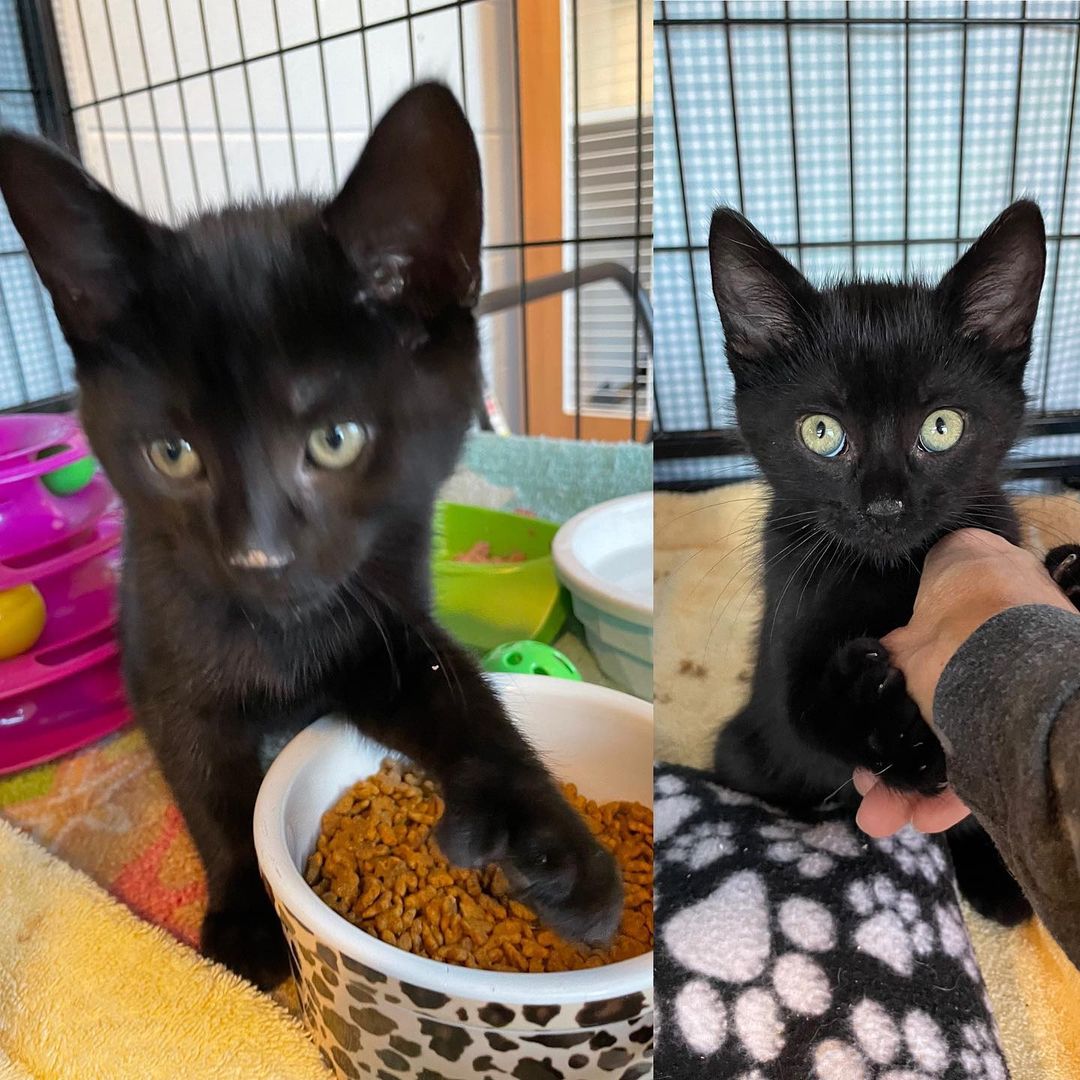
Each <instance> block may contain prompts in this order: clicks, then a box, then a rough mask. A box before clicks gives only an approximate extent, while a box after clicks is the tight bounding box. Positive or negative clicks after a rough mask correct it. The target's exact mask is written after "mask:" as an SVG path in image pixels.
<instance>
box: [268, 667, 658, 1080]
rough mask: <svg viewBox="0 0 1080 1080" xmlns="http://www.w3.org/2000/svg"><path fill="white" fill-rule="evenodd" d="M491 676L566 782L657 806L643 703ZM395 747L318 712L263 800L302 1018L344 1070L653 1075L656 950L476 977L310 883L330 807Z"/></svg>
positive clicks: (273, 879) (475, 1079) (598, 690)
mask: <svg viewBox="0 0 1080 1080" xmlns="http://www.w3.org/2000/svg"><path fill="white" fill-rule="evenodd" d="M490 678H491V680H492V682H493V684H494V685H495V686H496V688H497V690H498V692H499V694H500V696H501V698H502V699H503V701H504V703H505V704H506V707H507V710H508V712H509V713H510V715H511V716H512V717H513V718H514V720H515V722H516V723H517V724H518V726H519V727H520V728H521V730H522V731H523V732H524V733H525V734H526V736H527V737H528V738H529V740H530V741H531V742H532V744H533V745H534V746H535V747H536V749H537V750H538V752H539V753H540V754H541V755H542V756H543V758H544V760H545V761H546V762H547V763H548V765H549V766H550V768H551V770H552V772H553V773H554V774H555V775H556V776H557V777H558V778H559V779H560V780H569V781H573V782H574V783H576V784H577V785H578V786H579V788H580V789H581V791H582V793H583V794H585V795H587V796H588V797H589V798H592V799H596V800H598V801H601V802H603V801H607V800H610V799H632V800H636V801H637V802H642V803H646V804H651V802H652V747H653V738H652V707H651V706H650V705H647V704H645V703H644V702H642V701H639V700H637V699H636V698H632V697H628V696H627V695H626V694H621V693H619V692H618V691H615V690H609V689H607V688H605V687H601V686H594V685H591V684H588V683H578V682H570V681H568V680H564V679H555V678H544V677H542V676H536V675H499V676H490ZM386 755H387V751H386V749H385V748H384V747H382V746H380V745H378V744H377V743H374V742H371V741H369V740H366V739H364V738H363V737H362V736H361V735H359V734H358V733H357V731H356V729H355V728H354V727H353V726H352V725H350V724H348V723H347V722H345V721H342V720H339V719H335V718H332V717H328V718H325V719H323V720H319V721H318V722H317V723H315V724H313V725H312V726H311V727H309V728H308V729H307V730H305V731H303V732H301V733H300V734H299V735H297V736H296V738H295V739H293V740H292V742H290V743H289V744H288V746H286V747H285V749H284V750H283V751H282V752H281V754H280V755H279V756H278V758H277V760H276V761H275V762H274V764H273V765H272V766H271V767H270V770H269V772H268V773H267V775H266V779H265V780H264V781H263V785H262V788H261V790H260V791H259V798H258V801H257V802H256V805H255V848H256V851H257V852H258V857H259V867H260V869H261V871H262V875H263V879H264V881H265V882H266V884H267V887H268V888H269V890H270V892H271V894H272V896H273V899H274V904H275V907H276V908H277V911H278V914H279V916H280V917H281V921H282V925H283V926H284V927H285V933H286V936H287V938H288V941H289V950H290V953H291V956H292V964H293V973H294V975H295V976H296V981H297V986H298V988H299V994H300V1001H301V1005H302V1007H303V1012H304V1018H305V1021H306V1023H307V1026H308V1028H309V1030H310V1031H311V1034H312V1036H313V1038H314V1040H315V1042H316V1044H317V1045H318V1046H319V1047H320V1049H321V1050H322V1052H323V1055H324V1057H325V1058H326V1060H327V1062H328V1063H329V1064H330V1065H331V1067H332V1068H333V1069H334V1070H335V1072H336V1073H337V1075H338V1076H346V1077H359V1076H369V1075H370V1076H375V1075H384V1076H385V1075H392V1076H409V1077H416V1078H418V1080H440V1078H442V1080H451V1078H452V1080H465V1078H468V1080H482V1078H483V1077H487V1076H490V1077H492V1080H505V1078H506V1077H509V1076H512V1075H518V1076H528V1077H537V1078H539V1077H543V1076H551V1077H556V1076H563V1077H570V1076H580V1077H601V1076H610V1077H612V1080H616V1078H624V1080H632V1078H635V1077H645V1076H650V1075H651V1074H652V1064H651V1058H652V953H648V954H647V955H644V956H640V957H636V958H635V959H633V960H625V961H622V962H621V963H618V964H611V965H609V966H607V967H602V968H593V969H586V970H583V971H572V972H567V973H564V974H563V973H560V974H555V973H552V974H544V975H529V974H510V973H504V972H496V971H477V970H473V969H470V968H464V967H456V966H453V965H449V964H443V963H439V962H437V961H434V960H428V959H426V958H424V957H419V956H414V955H412V954H411V953H407V952H405V951H403V950H401V949H397V948H395V947H394V946H392V945H387V944H386V943H385V942H382V941H380V940H378V939H377V938H375V937H372V936H371V935H369V934H366V933H365V932H364V931H363V930H360V929H358V928H357V927H355V926H353V925H352V924H350V923H348V922H347V921H346V920H345V919H343V918H342V917H341V916H340V915H338V914H337V912H335V911H333V910H332V909H331V908H329V907H327V906H326V905H325V904H324V903H323V902H322V901H321V900H320V899H319V898H318V897H317V896H316V895H315V893H314V892H312V890H311V889H310V888H309V887H308V885H307V883H306V882H305V881H304V878H303V876H302V870H303V867H304V866H305V864H306V862H307V858H308V855H309V854H310V852H311V851H312V850H313V849H314V846H315V841H316V838H317V837H318V834H319V831H320V824H321V820H322V816H323V814H324V813H325V811H326V810H328V809H329V808H330V807H331V806H333V804H334V803H335V802H336V801H337V800H338V798H339V797H340V796H341V794H342V793H343V792H344V791H345V790H346V789H347V788H349V787H351V786H352V785H353V784H354V783H355V782H356V781H357V780H359V779H361V778H363V777H365V776H369V775H371V774H372V773H373V772H376V771H377V770H378V768H379V765H380V763H381V762H382V760H383V758H385V757H386ZM523 1062H524V1063H525V1064H524V1065H523V1064H522V1063H523ZM545 1068H546V1069H548V1070H554V1071H548V1072H545V1071H544V1069H545ZM380 1070H381V1073H380ZM515 1070H517V1071H516V1072H515ZM522 1070H524V1071H522Z"/></svg>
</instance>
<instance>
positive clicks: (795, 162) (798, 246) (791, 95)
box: [784, 0, 803, 270]
mask: <svg viewBox="0 0 1080 1080" xmlns="http://www.w3.org/2000/svg"><path fill="white" fill-rule="evenodd" d="M784 46H785V51H786V53H787V86H788V114H789V116H790V118H791V175H792V179H793V181H794V183H795V255H796V262H797V263H798V266H799V269H800V270H801V269H802V253H803V252H802V212H801V209H800V207H799V149H798V137H797V135H796V132H795V80H794V78H793V66H792V63H791V4H790V2H789V0H784Z"/></svg>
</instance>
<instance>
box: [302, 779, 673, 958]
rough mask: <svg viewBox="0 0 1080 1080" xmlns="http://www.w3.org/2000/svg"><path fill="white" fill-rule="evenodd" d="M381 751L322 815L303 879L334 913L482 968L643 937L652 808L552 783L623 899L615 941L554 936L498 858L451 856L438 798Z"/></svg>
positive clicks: (404, 945)
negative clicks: (608, 855)
mask: <svg viewBox="0 0 1080 1080" xmlns="http://www.w3.org/2000/svg"><path fill="white" fill-rule="evenodd" d="M402 769H403V766H402V764H401V763H400V762H393V761H385V762H383V766H382V769H381V770H380V771H379V772H378V773H376V774H375V775H374V776H371V777H369V778H368V779H366V780H361V781H360V782H359V783H358V784H354V785H353V787H351V788H350V789H349V790H348V791H347V792H346V793H345V794H344V795H343V796H342V797H341V798H340V799H339V800H338V802H337V805H336V806H334V808H333V809H331V810H328V811H327V812H326V814H325V815H324V816H323V821H322V832H321V833H320V835H319V839H318V843H317V844H316V847H315V851H314V852H313V853H312V855H311V858H310V859H308V865H307V874H306V877H307V881H308V884H309V885H310V886H311V887H312V888H313V889H314V890H315V892H316V893H317V894H318V895H319V896H320V897H321V898H322V899H323V900H324V901H325V902H326V903H327V904H329V905H330V907H332V908H333V909H334V910H335V911H336V912H338V914H339V915H343V916H344V917H345V918H346V919H348V920H349V922H351V923H353V924H354V925H356V926H358V927H360V929H361V930H366V931H367V932H368V933H369V934H374V935H375V936H376V937H379V938H381V939H382V940H383V941H386V942H388V943H389V944H391V945H396V946H397V947H398V948H401V949H406V950H407V951H409V952H412V953H416V954H417V955H419V956H427V957H430V958H431V959H433V960H444V961H446V962H447V963H450V964H462V965H465V966H466V967H474V968H485V969H487V970H489V971H530V972H543V971H573V970H575V969H577V968H589V967H600V966H601V965H602V964H612V963H615V962H616V961H617V960H629V959H630V958H631V957H632V956H640V955H641V954H642V953H646V952H648V951H649V950H650V949H651V948H652V946H653V907H652V854H653V835H652V811H651V810H650V809H649V808H648V807H647V806H642V805H641V804H640V803H632V802H610V803H603V804H600V805H598V804H597V803H595V802H592V801H590V800H587V799H584V798H583V797H582V796H580V795H579V794H578V793H577V790H576V788H575V787H574V786H573V785H572V784H566V785H563V789H562V790H563V793H564V794H565V795H566V797H567V799H568V800H569V801H570V802H571V804H572V805H573V806H575V807H576V808H577V810H578V812H579V813H580V814H581V815H582V816H583V817H584V818H585V821H586V822H587V823H588V825H589V828H590V829H591V830H592V831H593V834H594V835H595V836H596V837H597V839H598V840H599V841H600V843H601V844H603V845H604V847H606V848H607V849H608V850H609V851H611V852H612V853H613V854H614V855H615V858H616V860H617V861H618V863H619V867H620V869H621V870H622V875H623V884H624V887H625V892H626V896H625V905H624V908H623V917H622V922H621V923H620V925H619V930H618V933H617V934H616V936H615V939H614V941H612V943H611V944H610V945H609V946H607V947H606V948H604V949H592V948H589V947H588V946H586V945H578V944H574V943H571V942H567V941H564V940H563V939H562V938H560V937H559V936H558V935H557V934H555V933H554V932H552V931H551V930H548V929H546V928H545V927H544V926H543V925H541V923H540V922H539V920H538V919H537V917H536V915H535V914H534V913H533V912H532V911H531V910H530V909H529V908H528V907H526V906H525V905H524V904H520V903H518V902H517V901H516V900H513V899H511V898H510V897H509V895H508V891H509V889H508V885H507V881H506V877H505V875H504V874H503V872H502V871H501V870H499V869H498V868H497V867H486V868H484V869H482V870H462V869H459V868H457V867H453V866H451V865H450V864H449V863H448V862H447V861H446V858H445V856H444V855H443V854H442V852H441V851H440V850H439V848H438V846H437V845H436V843H435V839H434V836H433V830H434V826H435V824H436V823H437V822H438V820H439V818H440V817H441V816H442V812H443V800H442V798H441V797H440V796H439V794H438V791H437V790H436V788H435V785H434V783H432V781H430V780H426V779H423V778H421V777H418V776H416V775H415V774H413V773H412V772H408V771H405V772H404V773H403V772H402Z"/></svg>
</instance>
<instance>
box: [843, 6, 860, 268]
mask: <svg viewBox="0 0 1080 1080" xmlns="http://www.w3.org/2000/svg"><path fill="white" fill-rule="evenodd" d="M844 16H845V18H846V19H847V26H846V27H845V46H846V47H845V50H844V60H845V67H846V68H847V145H848V235H849V236H850V237H851V273H852V274H853V275H854V273H855V241H856V236H855V223H856V221H857V220H858V219H857V216H856V214H855V112H854V107H853V105H854V95H853V94H852V92H851V0H844Z"/></svg>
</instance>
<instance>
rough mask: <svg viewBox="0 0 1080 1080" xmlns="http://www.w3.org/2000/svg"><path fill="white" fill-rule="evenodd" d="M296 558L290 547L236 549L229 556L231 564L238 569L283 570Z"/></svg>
mask: <svg viewBox="0 0 1080 1080" xmlns="http://www.w3.org/2000/svg"><path fill="white" fill-rule="evenodd" d="M295 558H296V555H295V554H294V552H293V550H292V548H289V547H280V548H271V549H270V550H267V549H265V548H260V547H250V548H244V549H243V550H240V551H234V552H233V553H232V554H231V555H230V556H229V565H230V566H233V567H236V568H237V569H238V570H282V569H284V568H285V567H286V566H288V565H289V563H291V562H292V561H293V559H295Z"/></svg>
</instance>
